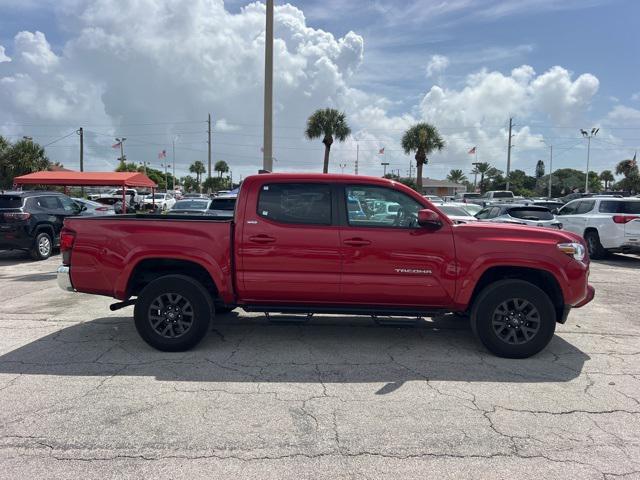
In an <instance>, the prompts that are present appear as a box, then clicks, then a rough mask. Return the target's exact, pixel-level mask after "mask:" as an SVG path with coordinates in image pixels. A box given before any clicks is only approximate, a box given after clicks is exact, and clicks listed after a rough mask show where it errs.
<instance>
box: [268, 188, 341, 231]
mask: <svg viewBox="0 0 640 480" xmlns="http://www.w3.org/2000/svg"><path fill="white" fill-rule="evenodd" d="M258 215H259V216H261V217H264V218H268V219H269V220H274V221H276V222H282V223H295V224H307V225H331V187H330V186H329V185H323V184H317V183H272V184H269V185H263V186H262V188H261V189H260V197H259V198H258Z"/></svg>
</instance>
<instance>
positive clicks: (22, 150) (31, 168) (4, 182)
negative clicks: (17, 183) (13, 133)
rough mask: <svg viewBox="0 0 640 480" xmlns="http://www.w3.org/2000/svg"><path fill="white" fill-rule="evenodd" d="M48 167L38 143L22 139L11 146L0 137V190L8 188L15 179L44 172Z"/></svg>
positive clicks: (43, 152) (45, 156)
mask: <svg viewBox="0 0 640 480" xmlns="http://www.w3.org/2000/svg"><path fill="white" fill-rule="evenodd" d="M50 165H51V162H49V158H48V157H47V155H46V153H45V151H44V148H43V147H41V146H40V145H39V144H38V143H36V142H33V141H32V140H26V139H24V140H19V141H17V142H15V143H13V144H12V143H10V142H9V141H7V140H6V139H4V138H2V137H0V188H10V187H11V186H12V185H13V179H14V178H15V177H19V176H21V175H26V174H28V173H33V172H38V171H41V170H46V169H47V168H49V166H50Z"/></svg>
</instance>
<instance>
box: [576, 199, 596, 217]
mask: <svg viewBox="0 0 640 480" xmlns="http://www.w3.org/2000/svg"><path fill="white" fill-rule="evenodd" d="M595 204H596V202H595V200H583V201H581V202H580V204H579V205H578V208H577V209H576V215H580V214H581V213H588V212H590V211H591V210H593V207H594V205H595Z"/></svg>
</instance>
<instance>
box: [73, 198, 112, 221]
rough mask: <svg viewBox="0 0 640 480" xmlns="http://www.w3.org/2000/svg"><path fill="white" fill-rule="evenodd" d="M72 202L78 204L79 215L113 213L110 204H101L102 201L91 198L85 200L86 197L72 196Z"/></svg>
mask: <svg viewBox="0 0 640 480" xmlns="http://www.w3.org/2000/svg"><path fill="white" fill-rule="evenodd" d="M72 200H73V201H74V202H76V203H77V204H79V205H80V207H81V212H80V216H83V217H84V216H88V215H115V214H116V212H115V209H114V208H113V206H110V205H103V204H102V203H98V202H94V201H93V200H87V199H86V198H73V199H72Z"/></svg>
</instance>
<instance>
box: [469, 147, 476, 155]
mask: <svg viewBox="0 0 640 480" xmlns="http://www.w3.org/2000/svg"><path fill="white" fill-rule="evenodd" d="M474 153H476V147H473V148H472V149H471V150H469V155H473V154H474Z"/></svg>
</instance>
